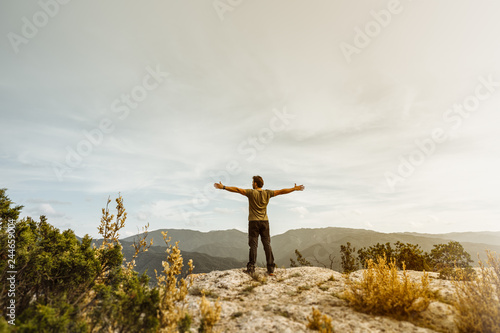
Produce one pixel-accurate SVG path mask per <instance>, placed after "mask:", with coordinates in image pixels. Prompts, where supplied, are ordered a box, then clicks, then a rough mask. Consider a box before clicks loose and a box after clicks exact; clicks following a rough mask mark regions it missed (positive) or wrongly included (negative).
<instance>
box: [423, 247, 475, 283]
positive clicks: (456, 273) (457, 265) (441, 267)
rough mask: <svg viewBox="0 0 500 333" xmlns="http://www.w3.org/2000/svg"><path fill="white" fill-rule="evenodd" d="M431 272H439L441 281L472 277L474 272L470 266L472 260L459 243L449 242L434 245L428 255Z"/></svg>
mask: <svg viewBox="0 0 500 333" xmlns="http://www.w3.org/2000/svg"><path fill="white" fill-rule="evenodd" d="M429 258H430V261H431V265H432V267H433V270H434V271H436V272H439V277H440V278H442V279H450V278H459V277H464V274H465V276H467V278H468V279H471V278H473V277H474V270H473V269H472V267H471V266H470V264H471V263H472V262H473V260H472V259H471V257H470V254H469V253H467V251H465V249H464V248H463V246H462V244H460V243H459V242H454V241H450V242H448V244H438V245H434V248H433V249H432V250H431V253H430V255H429Z"/></svg>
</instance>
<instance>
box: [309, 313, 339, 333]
mask: <svg viewBox="0 0 500 333" xmlns="http://www.w3.org/2000/svg"><path fill="white" fill-rule="evenodd" d="M307 320H308V323H307V328H309V329H311V330H315V331H320V333H333V327H332V318H330V317H329V316H327V315H325V314H322V313H321V312H320V311H319V310H318V309H316V308H313V310H312V316H311V317H307Z"/></svg>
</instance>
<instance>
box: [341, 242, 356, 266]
mask: <svg viewBox="0 0 500 333" xmlns="http://www.w3.org/2000/svg"><path fill="white" fill-rule="evenodd" d="M355 252H356V248H355V247H354V248H353V247H351V243H349V242H347V244H346V245H340V255H341V266H342V271H343V272H344V273H351V272H354V271H356V270H357V269H358V260H357V258H356V257H355V256H354V253H355Z"/></svg>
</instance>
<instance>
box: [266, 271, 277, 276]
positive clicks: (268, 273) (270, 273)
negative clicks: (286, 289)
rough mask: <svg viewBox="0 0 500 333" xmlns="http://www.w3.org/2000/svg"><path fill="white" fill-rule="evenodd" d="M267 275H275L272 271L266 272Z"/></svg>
mask: <svg viewBox="0 0 500 333" xmlns="http://www.w3.org/2000/svg"><path fill="white" fill-rule="evenodd" d="M267 275H269V276H276V274H274V272H267Z"/></svg>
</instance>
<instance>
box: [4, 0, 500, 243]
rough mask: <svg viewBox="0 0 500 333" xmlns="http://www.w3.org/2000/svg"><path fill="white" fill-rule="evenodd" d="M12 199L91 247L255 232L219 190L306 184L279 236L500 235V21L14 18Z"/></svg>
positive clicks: (231, 15) (102, 15)
mask: <svg viewBox="0 0 500 333" xmlns="http://www.w3.org/2000/svg"><path fill="white" fill-rule="evenodd" d="M0 7H1V9H2V10H0V32H1V35H2V36H3V38H1V39H0V45H1V47H0V68H1V70H2V76H1V77H0V94H1V95H0V96H1V98H0V101H1V102H0V113H1V123H2V131H1V132H0V140H2V142H3V144H2V146H1V147H0V175H1V176H0V177H1V178H0V188H4V187H5V188H7V189H8V191H7V194H8V195H9V197H10V198H11V199H12V200H13V201H14V202H16V203H17V204H21V205H24V206H25V208H24V210H23V214H22V216H28V215H29V216H32V217H34V218H38V216H39V215H46V216H47V217H48V221H49V222H50V223H52V224H53V225H55V226H56V227H58V228H61V229H67V228H71V229H72V230H74V231H75V233H76V234H77V235H84V234H90V235H91V236H92V237H94V238H97V236H98V234H97V227H98V225H99V221H100V216H101V209H102V208H103V207H105V205H106V201H107V198H108V197H111V200H112V203H111V204H110V208H111V211H112V212H113V210H114V207H115V203H114V198H116V197H117V196H118V193H121V195H122V196H123V198H124V204H125V208H126V209H127V212H128V219H127V224H126V227H125V229H124V230H123V232H122V236H123V237H126V236H130V235H134V234H136V233H137V230H138V228H141V227H142V226H144V225H145V224H146V223H147V222H149V223H150V230H157V229H161V228H167V229H168V228H177V229H181V228H185V229H192V230H199V231H208V230H214V229H216V230H220V229H237V230H241V231H243V232H245V231H246V229H247V215H248V203H247V200H246V198H244V197H243V196H241V195H238V194H233V193H228V192H223V191H219V190H215V189H214V188H213V183H214V182H219V181H222V182H223V183H224V185H230V186H237V187H241V188H251V179H252V176H254V175H261V176H262V177H263V178H264V181H265V184H264V188H270V189H281V188H289V187H292V186H293V185H294V183H297V184H303V185H305V191H303V192H295V193H291V194H287V195H284V196H279V197H276V198H272V199H271V202H270V204H269V207H268V215H269V219H270V225H271V233H272V235H277V234H282V233H284V232H286V231H287V230H290V229H299V228H301V227H307V228H322V227H346V228H356V229H368V230H373V231H378V232H384V233H390V232H419V233H434V234H435V233H450V232H465V231H500V225H499V223H498V222H499V220H500V219H499V218H500V205H499V200H500V195H499V194H498V188H500V177H498V175H497V172H498V170H500V151H499V149H498V146H500V131H498V129H497V126H498V123H499V120H500V114H499V113H498V112H497V111H498V107H499V106H500V62H499V60H498V59H500V44H499V43H496V42H495V41H496V32H497V31H500V21H499V20H498V17H497V13H498V12H499V10H500V3H496V2H485V3H483V2H481V3H477V2H473V1H471V0H465V1H461V2H460V3H457V2H453V1H451V0H445V1H441V2H439V3H432V4H430V3H425V2H418V1H410V0H402V1H398V0H389V1H380V0H376V1H359V2H356V3H352V2H348V1H335V2H324V1H310V2H307V3H306V2H300V1H286V0H278V1H273V2H272V3H269V2H265V1H262V0H257V1H252V2H250V1H227V0H214V1H208V2H202V3H192V2H176V1H158V0H151V1H148V2H141V3H138V2H134V1H130V0H126V1H106V2H99V1H95V0H91V1H87V2H84V3H82V2H77V1H62V0H38V1H23V2H4V3H2V4H1V5H0Z"/></svg>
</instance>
